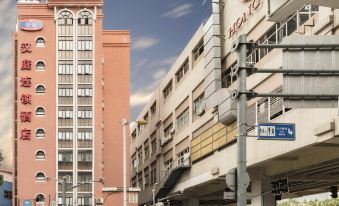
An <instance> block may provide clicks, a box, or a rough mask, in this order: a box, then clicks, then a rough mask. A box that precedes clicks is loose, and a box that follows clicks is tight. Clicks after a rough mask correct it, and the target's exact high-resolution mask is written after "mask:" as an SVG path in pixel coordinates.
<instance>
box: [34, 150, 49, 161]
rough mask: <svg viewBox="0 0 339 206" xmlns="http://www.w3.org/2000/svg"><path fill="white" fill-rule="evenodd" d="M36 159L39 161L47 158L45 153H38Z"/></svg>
mask: <svg viewBox="0 0 339 206" xmlns="http://www.w3.org/2000/svg"><path fill="white" fill-rule="evenodd" d="M35 157H36V159H37V160H44V159H45V158H46V157H45V152H44V151H38V152H37V153H36V154H35Z"/></svg>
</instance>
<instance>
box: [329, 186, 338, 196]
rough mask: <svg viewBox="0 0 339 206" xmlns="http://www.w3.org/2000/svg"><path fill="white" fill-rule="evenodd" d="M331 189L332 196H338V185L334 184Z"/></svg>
mask: <svg viewBox="0 0 339 206" xmlns="http://www.w3.org/2000/svg"><path fill="white" fill-rule="evenodd" d="M330 190H331V197H332V198H338V187H337V186H332V187H331V188H330Z"/></svg>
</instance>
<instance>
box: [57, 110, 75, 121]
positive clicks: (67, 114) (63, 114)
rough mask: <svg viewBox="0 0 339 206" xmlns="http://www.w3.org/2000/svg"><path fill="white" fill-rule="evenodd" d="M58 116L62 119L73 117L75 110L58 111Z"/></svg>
mask: <svg viewBox="0 0 339 206" xmlns="http://www.w3.org/2000/svg"><path fill="white" fill-rule="evenodd" d="M58 117H59V118H62V119H72V118H73V111H72V110H62V111H59V112H58Z"/></svg>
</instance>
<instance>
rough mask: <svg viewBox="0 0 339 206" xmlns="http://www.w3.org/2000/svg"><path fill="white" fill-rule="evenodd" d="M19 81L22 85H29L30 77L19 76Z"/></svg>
mask: <svg viewBox="0 0 339 206" xmlns="http://www.w3.org/2000/svg"><path fill="white" fill-rule="evenodd" d="M20 83H21V86H22V87H31V85H32V78H30V77H21V79H20Z"/></svg>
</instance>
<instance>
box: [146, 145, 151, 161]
mask: <svg viewBox="0 0 339 206" xmlns="http://www.w3.org/2000/svg"><path fill="white" fill-rule="evenodd" d="M145 144H147V145H145V160H147V159H148V158H149V154H150V153H149V147H148V141H147V143H145Z"/></svg>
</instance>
